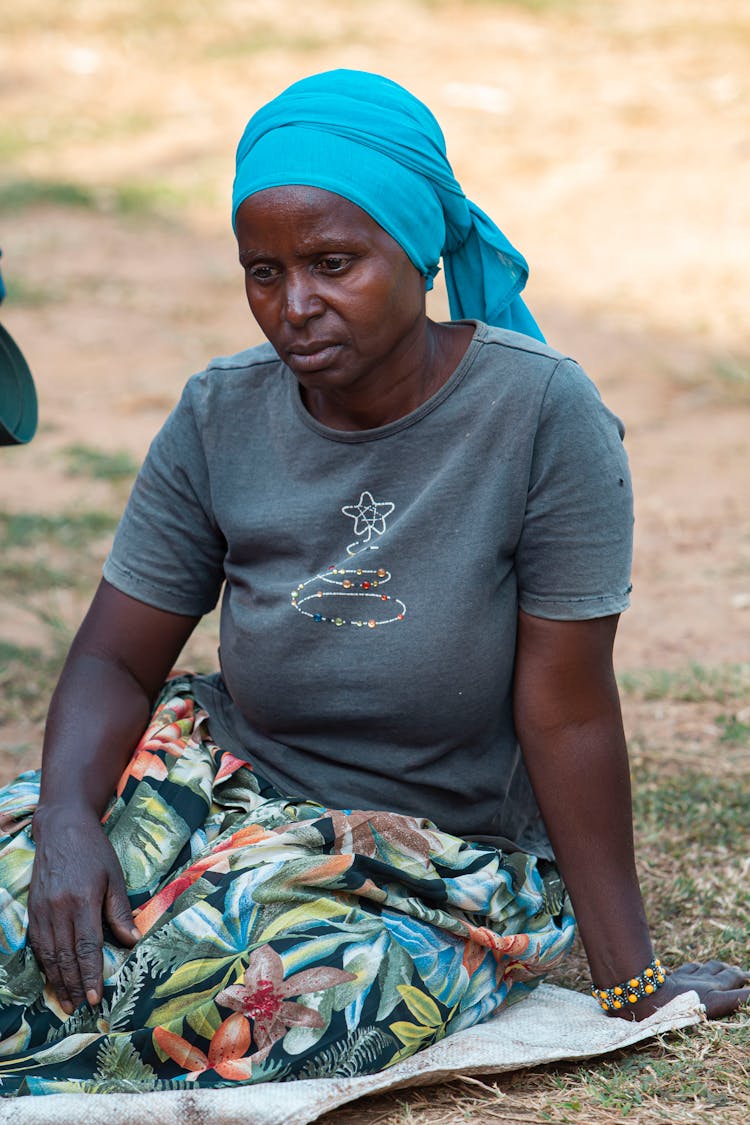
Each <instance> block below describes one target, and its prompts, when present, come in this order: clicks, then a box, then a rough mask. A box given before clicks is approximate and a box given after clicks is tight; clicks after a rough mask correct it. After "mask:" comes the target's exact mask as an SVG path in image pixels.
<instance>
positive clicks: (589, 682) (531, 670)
mask: <svg viewBox="0 0 750 1125" xmlns="http://www.w3.org/2000/svg"><path fill="white" fill-rule="evenodd" d="M617 621H618V618H617V616H610V617H601V618H595V619H593V620H588V621H550V620H546V619H543V618H539V617H532V616H531V615H530V614H527V613H524V612H523V611H521V612H520V613H519V622H518V641H517V652H516V668H515V681H514V714H515V724H516V732H517V734H518V740H519V742H520V745H521V749H522V752H523V755H524V761H525V763H526V768H527V770H528V773H529V777H530V778H531V783H532V786H533V788H534V792H535V794H536V798H537V801H538V803H539V807H540V809H541V811H542V816H543V817H544V821H545V824H546V826H547V831H548V833H549V836H550V840H551V842H552V846H553V848H554V851H555V855H556V857H557V863H558V866H559V868H560V872H561V874H562V877H563V880H564V882H565V884H566V886H567V888H568V892H569V893H570V897H571V899H572V902H573V908H574V910H575V914H576V920H577V922H578V928H579V932H580V934H581V939H582V941H583V944H584V948H585V950H586V955H587V957H588V961H589V965H590V968H591V975H592V979H593V981H594V983H595V984H596V985H597V986H598V987H602V988H606V987H609V986H611V985H615V984H618V983H620V982H621V981H624V980H627V979H628V978H630V977H632V976H634V975H637V974H639V973H640V972H642V970H643V969H644V968H645V967H646V966H647V965H648V964H649V962H650V961H651V959H652V957H653V949H652V945H651V937H650V934H649V927H648V922H647V920H646V914H645V910H644V906H643V900H642V897H641V891H640V887H639V884H638V876H637V873H636V867H635V855H634V846H633V818H632V806H631V796H630V775H629V768H628V755H627V747H626V743H625V736H624V732H623V727H622V718H621V715H620V702H619V696H618V692H617V684H616V682H615V676H614V670H613V667H612V647H613V643H614V638H615V632H616V629H617ZM749 979H750V978H749V977H748V974H747V973H744V972H743V971H742V970H740V969H735V968H731V967H730V966H726V965H724V964H722V963H721V962H718V961H711V962H708V963H707V964H706V965H694V964H691V965H685V966H682V967H681V968H680V969H676V970H675V971H674V972H672V973H671V974H670V975H669V976H668V978H667V982H666V984H664V985H663V986H662V988H660V989H659V990H658V992H656V993H655V994H654V995H653V996H647V997H643V998H642V999H641V1000H639V1001H638V1003H637V1004H634V1005H632V1006H628V1008H627V1010H623V1012H622V1013H621V1014H622V1015H624V1016H625V1017H627V1018H635V1019H643V1018H644V1017H645V1016H648V1015H650V1014H651V1013H652V1012H653V1011H655V1010H656V1008H659V1007H661V1006H663V1004H665V1003H666V1002H667V1001H668V1000H670V999H672V997H674V996H676V995H678V994H679V993H681V992H686V991H688V990H689V989H694V990H695V991H696V992H697V993H698V995H699V996H700V998H701V1002H702V1003H703V1004H705V1006H706V1012H707V1014H708V1016H709V1018H715V1017H720V1016H724V1015H727V1014H729V1013H730V1012H733V1011H734V1010H736V1008H738V1007H739V1006H740V1004H742V1003H743V1002H745V1001H747V1000H748V999H750V989H748V987H746V986H747V983H748V980H749ZM618 1014H620V1013H618Z"/></svg>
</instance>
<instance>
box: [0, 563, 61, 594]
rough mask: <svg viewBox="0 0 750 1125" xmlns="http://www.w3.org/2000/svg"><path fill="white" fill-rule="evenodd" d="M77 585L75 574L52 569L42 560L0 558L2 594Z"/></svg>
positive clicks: (37, 591) (33, 591)
mask: <svg viewBox="0 0 750 1125" xmlns="http://www.w3.org/2000/svg"><path fill="white" fill-rule="evenodd" d="M76 585H78V580H77V576H76V575H75V574H71V573H70V572H66V571H62V570H53V569H52V568H51V567H48V566H47V565H46V564H45V563H43V562H37V561H35V560H32V561H28V560H25V559H8V558H7V557H3V558H0V587H2V590H3V593H4V594H20V595H21V596H22V597H23V596H25V595H27V594H35V593H40V592H42V591H44V590H61V589H68V588H71V587H73V586H76Z"/></svg>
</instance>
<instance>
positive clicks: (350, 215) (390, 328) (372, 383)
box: [235, 186, 427, 401]
mask: <svg viewBox="0 0 750 1125" xmlns="http://www.w3.org/2000/svg"><path fill="white" fill-rule="evenodd" d="M235 225H236V229H237V241H238V244H239V256H240V263H241V265H242V266H243V268H244V270H245V287H246V291H247V299H248V301H249V303H250V308H251V310H252V312H253V315H254V316H255V319H256V320H257V321H258V324H259V325H260V327H261V329H262V330H263V332H264V333H265V335H266V337H267V338H268V340H269V341H270V342H271V344H272V345H273V346H274V348H275V349H276V351H277V352H278V354H279V356H280V358H281V359H282V360H283V361H284V363H286V364H287V366H288V367H290V368H291V370H292V372H293V373H294V375H295V376H296V378H297V380H298V381H299V383H300V384H301V385H302V386H303V387H304V388H305V389H306V390H308V391H310V392H313V394H315V393H316V392H317V394H318V395H322V396H323V397H326V396H333V397H335V398H336V399H337V400H338V401H341V400H342V399H346V398H351V397H352V396H354V398H361V397H362V396H363V395H365V396H366V395H368V394H372V393H373V392H374V391H376V390H377V391H378V392H379V393H382V392H386V393H387V392H389V391H391V390H392V389H393V388H394V387H395V386H397V385H398V383H399V380H401V379H403V378H404V376H405V373H406V371H407V369H408V366H409V356H410V354H411V353H412V352H413V351H414V350H415V346H416V345H417V344H418V341H419V339H420V338H421V336H422V334H423V333H424V328H425V325H426V323H427V320H426V316H425V283H424V278H423V277H422V276H421V275H420V274H419V273H418V271H417V270H416V268H415V267H414V266H413V265H412V263H411V262H410V261H409V259H408V258H407V256H406V254H405V253H404V251H403V250H402V249H401V247H400V246H399V245H398V243H397V242H395V241H394V240H393V239H392V238H391V236H390V235H389V234H386V232H385V231H384V230H383V228H382V227H380V226H379V225H378V224H377V223H376V222H375V220H374V219H372V218H370V216H369V215H368V214H367V213H366V212H365V211H363V210H362V209H361V208H360V207H357V206H356V204H354V203H350V202H349V200H347V199H343V198H342V197H341V196H340V195H334V194H333V193H331V192H328V191H323V190H321V189H319V188H308V187H297V186H292V187H279V188H268V189H266V190H265V191H260V192H257V193H256V194H255V195H252V196H250V197H249V198H248V199H246V200H245V201H244V203H242V204H241V205H240V207H239V209H238V211H237V216H236V220H235Z"/></svg>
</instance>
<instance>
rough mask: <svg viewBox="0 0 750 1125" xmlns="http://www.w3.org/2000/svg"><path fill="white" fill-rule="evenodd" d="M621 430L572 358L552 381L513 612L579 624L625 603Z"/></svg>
mask: <svg viewBox="0 0 750 1125" xmlns="http://www.w3.org/2000/svg"><path fill="white" fill-rule="evenodd" d="M623 433H624V429H623V426H622V423H621V422H620V421H619V419H618V418H616V417H615V415H614V414H612V412H611V411H609V410H608V409H607V407H606V406H605V405H604V404H603V402H602V401H601V398H600V396H599V392H598V391H597V390H596V388H595V387H594V384H593V383H592V382H591V381H590V380H589V379H588V378H587V376H586V375H585V374H584V373H583V371H582V370H581V368H580V367H579V366H578V365H577V364H576V363H574V362H573V361H572V360H564V361H561V362H560V363H559V364H558V365H557V367H556V369H555V372H554V373H553V375H552V377H551V378H550V381H549V384H548V387H547V390H546V393H545V395H544V399H543V401H542V405H541V410H540V415H539V424H538V429H537V432H536V435H535V440H534V448H533V454H532V461H531V472H530V479H529V489H528V497H527V506H526V513H525V518H524V524H523V530H522V533H521V537H520V541H519V544H518V548H517V553H516V573H517V578H518V597H519V606H520V608H521V609H522V610H524V611H525V612H526V613H529V614H531V615H532V616H535V617H544V618H549V619H552V620H561V621H565V620H581V619H586V618H592V617H605V616H607V615H609V614H613V613H620V612H621V611H622V610H624V609H626V608H627V606H628V605H629V602H630V599H629V593H630V570H631V562H632V538H633V495H632V488H631V482H630V473H629V470H628V462H627V456H626V454H625V450H624V448H623V444H622V438H623Z"/></svg>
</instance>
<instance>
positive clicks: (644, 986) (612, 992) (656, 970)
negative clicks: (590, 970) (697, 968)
mask: <svg viewBox="0 0 750 1125" xmlns="http://www.w3.org/2000/svg"><path fill="white" fill-rule="evenodd" d="M666 979H667V976H666V973H665V972H664V970H663V969H662V964H661V961H660V960H659V958H658V957H654V959H653V961H652V962H651V964H650V965H647V966H646V968H645V969H644V970H643V972H642V973H639V974H638V976H635V977H630V979H629V980H626V981H623V983H622V984H615V985H613V986H612V987H611V988H592V990H591V995H592V996H593V997H594V999H595V1000H596V1001H597V1002H598V1004H599V1007H600V1008H601V1009H602V1011H603V1012H609V1011H611V1010H612V1009H615V1010H619V1009H621V1008H622V1007H623V1004H624V1003H627V1004H637V1003H638V1001H639V1000H640V999H641V998H642V997H643V996H652V995H653V993H654V992H656V990H657V989H658V988H660V987H661V985H663V984H664V981H665V980H666Z"/></svg>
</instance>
